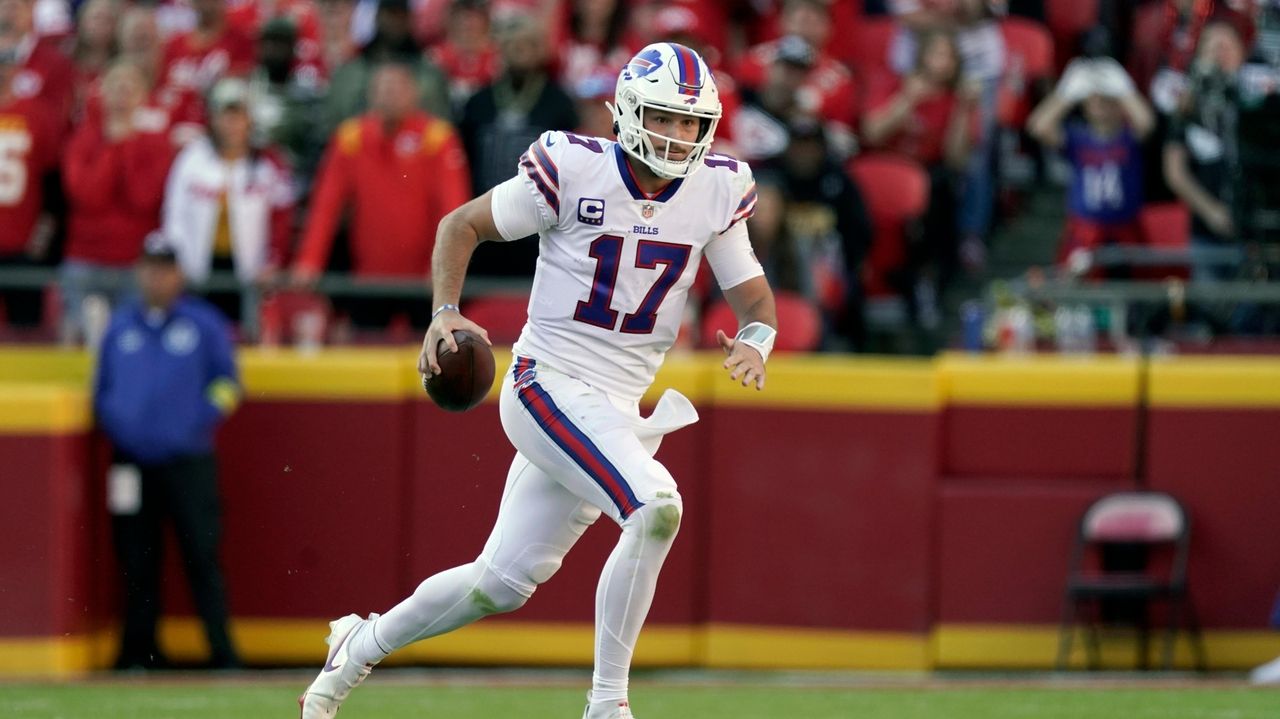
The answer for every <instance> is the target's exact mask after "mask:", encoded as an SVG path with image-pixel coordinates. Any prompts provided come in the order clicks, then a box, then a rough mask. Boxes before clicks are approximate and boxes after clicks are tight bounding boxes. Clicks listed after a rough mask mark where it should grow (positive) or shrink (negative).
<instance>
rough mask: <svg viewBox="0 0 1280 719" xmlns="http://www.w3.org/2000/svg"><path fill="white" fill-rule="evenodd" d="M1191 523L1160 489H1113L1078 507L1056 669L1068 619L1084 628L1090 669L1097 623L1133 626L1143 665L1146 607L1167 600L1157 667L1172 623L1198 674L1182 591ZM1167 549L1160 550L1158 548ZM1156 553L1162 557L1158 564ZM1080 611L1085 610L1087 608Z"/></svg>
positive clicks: (1067, 637)
mask: <svg viewBox="0 0 1280 719" xmlns="http://www.w3.org/2000/svg"><path fill="white" fill-rule="evenodd" d="M1190 545H1191V528H1190V526H1189V524H1188V521H1187V515H1186V511H1185V510H1184V509H1183V508H1182V505H1181V504H1179V503H1178V500H1176V499H1174V498H1173V497H1172V496H1171V495H1169V494H1165V493H1164V492H1116V493H1113V494H1109V495H1106V496H1104V497H1102V498H1101V499H1098V500H1097V501H1095V502H1094V503H1093V504H1091V505H1090V506H1089V508H1088V509H1087V510H1085V513H1084V516H1083V517H1082V518H1081V520H1080V526H1079V529H1078V531H1077V534H1076V542H1075V547H1074V549H1073V550H1072V557H1071V569H1070V574H1069V575H1068V577H1067V589H1066V596H1065V598H1064V602H1063V610H1062V629H1061V633H1060V636H1059V644H1058V661H1057V667H1058V669H1065V668H1066V667H1067V664H1068V663H1069V661H1070V659H1071V645H1072V642H1073V640H1074V637H1075V633H1076V624H1077V623H1080V622H1081V621H1082V620H1083V621H1085V622H1086V626H1085V648H1086V654H1087V662H1088V666H1089V668H1090V669H1096V668H1098V666H1099V664H1100V657H1099V655H1100V653H1101V652H1100V648H1099V646H1098V645H1099V641H1098V625H1099V624H1100V623H1102V622H1104V621H1105V622H1108V623H1121V622H1123V623H1129V624H1133V625H1134V626H1136V628H1137V665H1138V668H1140V669H1146V668H1147V649H1148V646H1149V633H1150V631H1149V630H1150V610H1151V605H1152V604H1153V603H1154V602H1157V601H1163V602H1164V603H1165V604H1166V605H1167V619H1166V622H1165V633H1164V647H1163V664H1164V668H1165V669H1169V668H1170V667H1171V666H1172V663H1173V649H1174V640H1175V639H1176V636H1177V630H1178V628H1179V625H1182V626H1183V627H1185V629H1186V630H1187V632H1188V634H1189V636H1190V639H1191V646H1192V650H1193V654H1194V655H1195V662H1196V668H1197V669H1199V670H1201V671H1203V670H1204V668H1205V666H1206V663H1205V652H1204V642H1203V640H1202V638H1201V636H1200V628H1199V624H1198V622H1197V620H1196V615H1195V611H1194V609H1193V607H1192V605H1191V596H1190V593H1189V592H1188V591H1187V556H1188V554H1189V550H1190ZM1165 550H1168V551H1165ZM1162 555H1168V556H1163V560H1164V561H1160V560H1161V558H1162ZM1088 610H1092V612H1089V611H1088Z"/></svg>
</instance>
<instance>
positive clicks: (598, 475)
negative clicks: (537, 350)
mask: <svg viewBox="0 0 1280 719" xmlns="http://www.w3.org/2000/svg"><path fill="white" fill-rule="evenodd" d="M534 366H535V362H534V361H533V360H531V359H528V358H525V357H518V358H516V363H515V368H514V369H513V370H512V372H513V373H514V375H515V380H516V382H517V384H516V395H517V396H518V397H519V398H520V402H521V403H522V404H523V405H524V407H525V409H526V410H528V411H529V414H531V415H532V416H533V419H534V421H535V422H537V423H538V426H539V427H540V428H541V429H542V431H543V432H545V433H546V435H547V437H549V438H550V439H551V441H552V442H554V443H555V444H556V446H557V447H559V448H560V449H561V450H563V451H564V453H565V454H567V455H569V458H570V459H572V460H573V462H574V464H576V465H578V467H579V468H580V469H582V471H583V472H586V474H587V476H588V477H590V478H591V480H592V481H593V482H595V483H596V484H597V485H598V486H599V487H600V489H602V490H604V493H605V494H607V495H608V496H609V500H610V501H612V502H613V504H614V506H616V507H617V508H618V512H619V514H621V515H622V518H623V519H626V518H627V517H629V516H631V513H632V512H634V511H636V510H637V509H639V508H640V507H643V506H644V503H643V502H641V501H640V500H639V499H637V498H636V495H635V493H634V492H633V491H632V490H631V485H629V484H628V483H627V480H626V478H625V477H623V476H622V473H621V472H619V471H618V468H617V467H615V466H614V465H613V463H612V462H610V461H609V458H608V457H606V456H605V455H604V453H603V452H601V451H600V448H599V447H597V446H596V445H595V443H594V442H592V441H591V438H589V437H587V435H586V433H584V432H583V431H582V430H581V429H579V428H578V427H577V425H575V424H574V423H573V422H572V421H571V420H570V419H569V418H568V416H566V415H565V413H564V412H563V411H561V410H560V408H559V407H557V406H556V403H555V401H554V400H552V399H551V395H549V394H547V391H546V390H544V389H543V388H542V387H541V386H540V385H539V384H538V383H537V382H536V381H532V380H530V381H527V382H525V383H524V384H520V380H521V377H522V376H523V375H524V374H525V373H526V372H527V371H528V370H532V369H533V368H534Z"/></svg>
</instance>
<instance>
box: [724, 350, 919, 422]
mask: <svg viewBox="0 0 1280 719" xmlns="http://www.w3.org/2000/svg"><path fill="white" fill-rule="evenodd" d="M704 361H706V362H707V371H708V372H709V373H710V374H711V382H710V385H711V400H712V401H713V402H714V403H715V404H716V405H725V406H742V407H760V408H781V409H792V408H795V409H820V410H822V409H834V410H839V409H870V410H903V411H928V410H933V409H937V408H938V407H939V406H940V405H941V401H942V394H941V392H940V389H939V386H938V381H937V373H936V372H934V369H933V363H932V362H930V361H928V360H913V359H867V358H862V357H847V356H836V355H810V356H803V355H791V356H787V355H785V354H784V355H781V356H776V358H771V359H770V360H769V364H768V366H767V367H766V378H765V388H764V390H763V391H757V390H756V389H755V388H754V387H750V388H748V387H743V386H742V384H741V380H739V381H733V380H730V379H729V373H728V371H727V370H725V369H723V368H722V366H721V365H722V364H723V362H724V355H723V354H720V355H716V356H713V357H706V358H705V360H704Z"/></svg>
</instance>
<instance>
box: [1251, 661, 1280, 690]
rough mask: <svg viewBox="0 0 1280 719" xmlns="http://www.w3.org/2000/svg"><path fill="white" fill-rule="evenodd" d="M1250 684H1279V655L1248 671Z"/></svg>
mask: <svg viewBox="0 0 1280 719" xmlns="http://www.w3.org/2000/svg"><path fill="white" fill-rule="evenodd" d="M1249 682H1250V683H1251V684H1280V657H1277V658H1275V659H1272V660H1271V661H1269V662H1267V663H1266V664H1263V665H1262V666H1260V667H1258V668H1257V669H1254V670H1253V671H1252V672H1249Z"/></svg>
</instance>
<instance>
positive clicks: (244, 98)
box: [209, 77, 249, 112]
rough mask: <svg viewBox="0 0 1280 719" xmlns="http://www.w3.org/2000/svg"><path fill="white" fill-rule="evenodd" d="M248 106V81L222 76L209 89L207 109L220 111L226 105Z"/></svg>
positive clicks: (225, 107)
mask: <svg viewBox="0 0 1280 719" xmlns="http://www.w3.org/2000/svg"><path fill="white" fill-rule="evenodd" d="M237 105H238V106H240V107H242V108H245V109H248V107H249V83H247V82H245V81H244V80H241V79H240V78H238V77H224V78H222V79H221V80H219V81H218V82H217V83H215V84H214V86H213V89H212V90H210V91H209V109H210V111H212V112H222V111H223V110H225V109H227V108H228V107H233V106H237Z"/></svg>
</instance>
